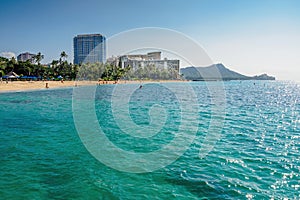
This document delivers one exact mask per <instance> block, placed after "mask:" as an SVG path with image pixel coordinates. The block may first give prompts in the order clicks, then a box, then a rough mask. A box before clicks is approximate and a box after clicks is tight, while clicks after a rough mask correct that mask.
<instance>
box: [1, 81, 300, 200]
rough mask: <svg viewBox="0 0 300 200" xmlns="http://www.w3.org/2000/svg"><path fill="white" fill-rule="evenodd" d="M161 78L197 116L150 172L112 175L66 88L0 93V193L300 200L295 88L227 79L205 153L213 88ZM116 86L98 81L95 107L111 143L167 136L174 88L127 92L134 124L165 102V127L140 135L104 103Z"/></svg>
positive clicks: (146, 145) (172, 125)
mask: <svg viewBox="0 0 300 200" xmlns="http://www.w3.org/2000/svg"><path fill="white" fill-rule="evenodd" d="M168 84H175V86H174V85H173V87H177V86H176V84H177V85H178V88H179V89H182V88H184V87H185V86H186V85H191V86H192V87H193V89H194V91H195V93H196V95H197V100H196V102H197V104H198V105H197V106H198V109H199V110H198V111H197V114H196V115H198V116H197V118H198V119H199V120H198V121H195V122H193V121H191V122H190V124H189V126H190V128H191V129H192V128H195V127H196V128H197V134H196V137H195V139H194V140H192V143H191V144H190V145H189V146H188V147H187V150H186V151H185V152H184V154H183V155H182V156H180V157H179V158H178V159H177V160H176V161H174V162H173V163H171V164H170V165H168V166H166V167H164V168H161V169H158V170H156V171H153V172H149V173H128V172H122V171H118V170H116V169H113V168H110V167H108V166H106V165H105V164H103V163H101V162H100V161H98V160H97V159H96V158H94V157H93V156H92V155H91V154H90V153H89V151H88V150H87V149H86V148H85V146H84V144H83V142H82V140H81V139H80V137H79V135H78V133H77V130H76V127H75V124H74V117H73V113H72V92H73V90H72V89H56V90H43V91H33V92H18V93H0V126H1V130H0V177H1V178H0V199H272V198H273V199H285V198H286V199H299V198H300V160H299V159H300V152H299V150H300V115H299V113H300V85H299V84H296V83H292V82H279V81H270V82H269V81H256V82H253V81H242V82H240V81H230V82H224V83H223V84H224V88H225V94H226V99H225V101H226V112H225V116H224V118H225V121H224V125H223V128H222V132H221V138H220V140H219V141H217V142H216V144H215V146H214V148H213V150H212V151H210V153H209V154H208V155H207V156H206V157H204V158H202V159H200V158H199V149H200V148H201V146H202V144H203V141H204V138H205V135H206V134H207V130H208V127H209V124H210V121H211V109H212V107H211V106H212V105H211V102H210V99H211V96H212V94H209V92H208V91H207V87H206V85H205V83H204V82H195V83H168ZM208 84H214V83H213V82H212V83H208ZM136 88H138V85H136ZM113 89H114V86H113V85H105V86H98V88H97V93H96V95H95V110H96V116H97V118H98V123H99V125H100V126H101V127H102V130H103V131H104V132H105V134H106V136H107V138H108V139H109V140H110V141H112V142H113V143H114V144H115V145H116V146H118V147H119V148H121V149H124V150H126V151H131V152H136V153H149V152H152V151H156V150H159V149H161V148H162V147H163V146H164V145H165V144H167V143H170V142H171V141H172V140H173V139H174V135H175V134H176V132H178V130H179V129H180V114H181V112H180V105H179V103H178V101H176V96H175V95H174V94H173V93H172V91H170V90H168V89H166V88H165V87H163V85H161V84H144V86H143V88H142V89H140V90H139V89H138V90H136V91H135V92H134V93H133V94H132V95H131V98H130V101H129V102H128V104H129V105H128V107H129V110H130V117H131V119H132V121H133V122H134V124H137V125H145V126H147V125H149V124H151V117H150V115H149V109H150V108H151V107H152V106H153V105H154V104H157V103H158V102H159V103H158V104H159V105H163V106H164V107H165V108H166V109H165V110H166V111H165V112H166V113H165V114H166V115H167V116H168V117H167V119H166V123H165V125H164V126H163V127H161V130H160V132H159V133H158V134H157V135H154V136H152V137H151V138H150V139H149V138H148V139H147V138H139V137H133V136H130V135H128V134H124V133H123V132H122V131H121V130H120V129H119V128H118V124H117V122H115V120H114V117H113V113H112V105H111V101H110V100H111V98H112V95H113V94H112V91H113ZM132 131H134V129H133V130H132ZM111 156H113V154H112V155H111ZM120 162H122V159H121V160H120ZM126 162H128V161H126ZM126 162H125V161H124V163H123V164H124V165H126ZM129 162H130V161H129ZM145 165H147V163H145Z"/></svg>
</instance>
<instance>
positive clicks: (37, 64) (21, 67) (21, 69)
mask: <svg viewBox="0 0 300 200" xmlns="http://www.w3.org/2000/svg"><path fill="white" fill-rule="evenodd" d="M67 57H68V55H67V54H66V52H65V51H63V52H61V54H60V58H59V59H58V60H53V61H52V63H51V64H50V65H42V64H41V61H42V60H43V59H44V55H42V53H41V52H39V53H37V54H36V55H34V56H33V57H32V61H31V60H27V61H25V62H23V61H17V60H16V59H15V58H14V57H12V58H11V59H7V58H3V57H0V77H3V76H4V75H5V74H7V73H9V72H12V71H13V72H15V73H16V74H18V75H19V76H20V77H21V78H22V77H25V78H32V77H34V78H36V79H39V80H44V79H48V80H50V79H57V77H63V78H64V79H66V80H74V79H75V78H76V74H77V72H78V68H79V66H78V65H73V64H72V63H68V62H67V60H66V58H67Z"/></svg>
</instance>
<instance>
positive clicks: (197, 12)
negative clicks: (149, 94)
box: [0, 0, 300, 80]
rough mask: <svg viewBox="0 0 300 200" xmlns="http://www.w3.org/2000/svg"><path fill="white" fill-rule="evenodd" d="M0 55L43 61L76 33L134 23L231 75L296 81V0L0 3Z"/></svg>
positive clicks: (299, 60) (67, 46) (299, 27)
mask: <svg viewBox="0 0 300 200" xmlns="http://www.w3.org/2000/svg"><path fill="white" fill-rule="evenodd" d="M0 2H1V4H0V5H1V6H0V19H1V23H0V24H1V31H0V44H1V45H0V52H2V54H3V52H13V53H15V54H16V55H18V54H19V53H21V52H25V51H29V52H32V53H36V52H42V54H44V55H45V59H44V62H51V61H52V60H53V59H57V58H58V57H59V54H60V52H61V51H66V52H67V54H68V55H69V61H72V58H73V49H72V45H73V44H72V39H73V37H74V36H75V35H77V34H82V33H101V34H103V35H105V36H106V37H108V38H109V37H111V36H113V35H114V34H117V33H119V32H122V31H126V30H129V29H133V28H142V27H161V28H169V29H174V30H176V31H179V32H182V33H184V34H186V35H188V36H189V37H191V38H193V39H194V40H196V41H197V42H198V43H199V44H200V45H201V46H202V47H203V48H204V49H205V50H206V52H207V54H208V55H209V56H210V57H211V58H212V59H213V61H214V62H222V63H224V64H225V65H226V66H228V67H229V68H231V69H233V70H236V71H238V72H241V73H244V74H247V75H255V74H259V73H268V74H271V75H275V76H276V77H277V78H278V79H284V80H287V79H292V80H300V56H299V52H300V12H299V8H300V1H297V0H294V1H292V0H282V1H277V0H270V1H268V0H256V1H255V0H251V1H250V0H243V1H241V0H240V1H238V0H236V1H234V0H227V1H225V0H189V1H183V0H164V1H161V0H151V1H149V0H148V1H144V0H128V1H121V0H120V1H117V0H109V1H103V0H85V1H78V0H64V1H58V0H51V1H41V0H26V1H23V0H10V1H4V0H0Z"/></svg>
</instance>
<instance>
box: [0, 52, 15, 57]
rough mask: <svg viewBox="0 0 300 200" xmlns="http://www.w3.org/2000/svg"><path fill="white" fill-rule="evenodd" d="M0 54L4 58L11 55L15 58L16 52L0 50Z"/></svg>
mask: <svg viewBox="0 0 300 200" xmlns="http://www.w3.org/2000/svg"><path fill="white" fill-rule="evenodd" d="M0 56H1V57H4V58H12V57H15V58H16V54H15V53H14V52H1V53H0Z"/></svg>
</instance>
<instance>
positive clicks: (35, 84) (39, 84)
mask: <svg viewBox="0 0 300 200" xmlns="http://www.w3.org/2000/svg"><path fill="white" fill-rule="evenodd" d="M152 82H153V83H159V82H160V83H162V82H185V81H182V80H161V81H150V80H149V81H145V80H143V81H124V80H122V81H118V82H117V84H145V83H152ZM46 84H48V88H46ZM97 84H100V85H102V84H115V81H100V82H98V81H63V82H61V81H8V82H7V83H6V81H2V82H0V92H17V91H28V90H41V89H45V90H46V89H51V88H52V89H53V88H63V87H75V86H84V85H97Z"/></svg>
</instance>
